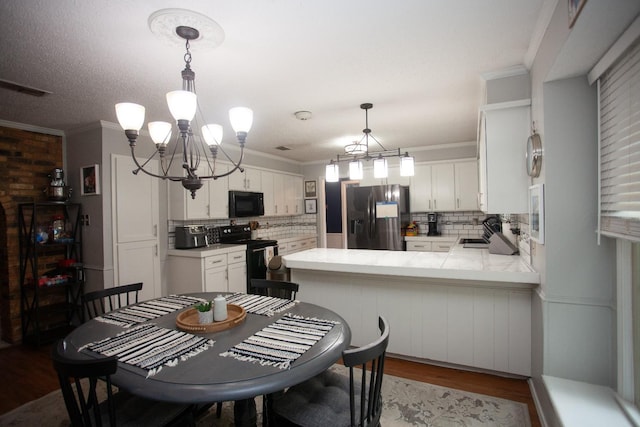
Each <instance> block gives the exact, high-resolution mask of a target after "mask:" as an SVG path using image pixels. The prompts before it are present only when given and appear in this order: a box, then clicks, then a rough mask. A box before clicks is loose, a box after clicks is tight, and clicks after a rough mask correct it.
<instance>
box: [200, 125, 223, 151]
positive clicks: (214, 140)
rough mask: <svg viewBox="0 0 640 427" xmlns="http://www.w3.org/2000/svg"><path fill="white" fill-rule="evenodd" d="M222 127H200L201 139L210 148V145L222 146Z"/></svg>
mask: <svg viewBox="0 0 640 427" xmlns="http://www.w3.org/2000/svg"><path fill="white" fill-rule="evenodd" d="M222 132H223V130H222V126H220V125H218V124H209V125H204V126H202V137H203V138H204V141H205V142H206V143H207V145H209V146H210V147H211V146H212V145H220V144H222Z"/></svg>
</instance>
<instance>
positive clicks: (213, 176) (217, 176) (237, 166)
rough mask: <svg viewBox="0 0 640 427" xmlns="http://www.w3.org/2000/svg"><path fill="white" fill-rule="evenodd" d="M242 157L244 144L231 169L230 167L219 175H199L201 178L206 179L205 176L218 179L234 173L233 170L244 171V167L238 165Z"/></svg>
mask: <svg viewBox="0 0 640 427" xmlns="http://www.w3.org/2000/svg"><path fill="white" fill-rule="evenodd" d="M243 158H244V145H242V146H241V147H240V159H238V163H237V164H236V163H233V166H234V167H233V169H231V170H230V171H228V172H225V173H222V174H220V175H210V176H201V177H200V178H201V179H207V178H213V179H218V178H224V177H225V176H228V175H231V174H232V173H234V172H235V171H237V170H239V171H240V172H244V169H243V168H242V167H241V166H240V165H241V164H242V159H243Z"/></svg>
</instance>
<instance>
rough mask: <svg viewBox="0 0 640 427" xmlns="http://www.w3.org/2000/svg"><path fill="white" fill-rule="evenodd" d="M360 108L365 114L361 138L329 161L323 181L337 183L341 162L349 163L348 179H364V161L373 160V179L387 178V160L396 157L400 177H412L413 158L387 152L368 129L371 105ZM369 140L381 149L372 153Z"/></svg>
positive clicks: (407, 155) (405, 154) (406, 154)
mask: <svg viewBox="0 0 640 427" xmlns="http://www.w3.org/2000/svg"><path fill="white" fill-rule="evenodd" d="M360 108H361V109H363V110H364V112H365V128H364V129H363V130H362V132H363V136H362V138H361V139H360V141H354V142H353V143H352V144H348V145H347V146H346V147H345V148H344V149H345V154H342V155H337V156H336V158H335V159H331V161H330V163H329V164H328V165H327V167H326V175H325V180H326V181H327V182H338V181H339V180H340V167H339V164H340V163H341V162H348V163H349V179H350V180H361V179H363V178H364V163H363V162H364V161H369V160H373V176H374V178H387V176H388V175H389V170H388V163H387V158H389V157H398V158H399V159H400V175H401V176H413V174H414V158H413V157H411V156H409V153H407V152H405V153H404V154H402V153H401V152H400V149H397V150H387V149H386V148H384V146H383V145H382V144H381V143H380V141H378V140H377V139H376V138H375V137H374V136H373V135H371V129H369V110H370V109H371V108H373V104H371V103H364V104H360ZM369 138H371V139H372V140H373V141H375V143H376V144H378V146H379V147H380V148H381V150H379V151H372V150H370V149H369V148H370V147H369Z"/></svg>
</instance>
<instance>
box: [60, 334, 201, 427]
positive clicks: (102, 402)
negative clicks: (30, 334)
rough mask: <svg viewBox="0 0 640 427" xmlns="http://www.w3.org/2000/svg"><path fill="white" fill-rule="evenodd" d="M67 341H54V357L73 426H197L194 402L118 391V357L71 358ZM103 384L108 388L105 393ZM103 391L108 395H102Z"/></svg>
mask: <svg viewBox="0 0 640 427" xmlns="http://www.w3.org/2000/svg"><path fill="white" fill-rule="evenodd" d="M64 345H65V343H64V340H61V341H59V342H58V343H56V344H54V345H53V348H52V350H51V359H52V361H53V367H54V368H55V370H56V372H57V374H58V381H59V382H60V389H61V390H62V396H63V398H64V403H65V406H66V408H67V413H68V414H69V420H70V422H71V425H72V426H73V427H85V426H116V425H123V426H127V425H132V426H133V425H139V426H142V425H148V426H178V425H180V426H183V425H189V426H195V421H194V410H195V406H194V405H187V404H177V403H167V402H161V401H156V400H150V399H144V398H142V397H138V396H135V395H133V394H130V393H127V392H126V391H122V390H120V391H115V392H114V390H113V386H112V383H111V375H113V374H115V373H116V371H117V369H118V360H117V359H116V357H102V358H99V359H87V360H79V359H70V358H68V357H66V356H65V355H64V352H63V350H64ZM103 386H104V387H103ZM102 388H105V389H106V390H105V392H104V393H102V392H101V389H102ZM99 390H100V391H99ZM102 394H106V397H105V398H100V397H99V396H100V395H102Z"/></svg>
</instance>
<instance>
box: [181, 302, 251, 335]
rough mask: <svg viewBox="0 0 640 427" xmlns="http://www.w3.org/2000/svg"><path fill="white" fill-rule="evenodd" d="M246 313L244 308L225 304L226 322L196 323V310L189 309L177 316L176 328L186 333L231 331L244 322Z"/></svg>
mask: <svg viewBox="0 0 640 427" xmlns="http://www.w3.org/2000/svg"><path fill="white" fill-rule="evenodd" d="M246 317H247V312H246V311H245V309H244V308H242V307H240V306H239V305H235V304H227V320H223V321H221V322H213V323H202V324H201V323H198V310H197V309H195V308H190V309H188V310H186V311H183V312H182V313H180V314H178V317H177V318H176V326H178V329H181V330H183V331H186V332H195V333H198V332H199V333H209V332H219V331H224V330H226V329H231V328H233V327H235V326H238V325H239V324H240V323H242V322H244V319H245V318H246Z"/></svg>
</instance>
